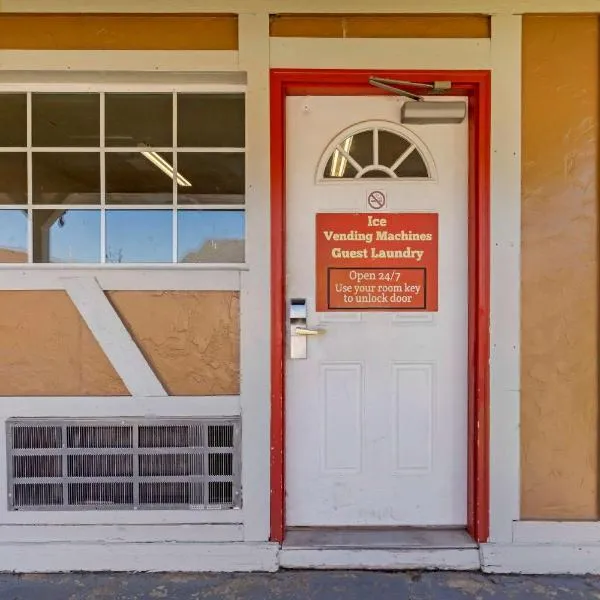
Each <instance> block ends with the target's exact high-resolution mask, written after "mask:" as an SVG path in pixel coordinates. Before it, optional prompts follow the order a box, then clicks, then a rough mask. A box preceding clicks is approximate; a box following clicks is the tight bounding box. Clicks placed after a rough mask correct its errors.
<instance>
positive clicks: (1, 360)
mask: <svg viewBox="0 0 600 600" xmlns="http://www.w3.org/2000/svg"><path fill="white" fill-rule="evenodd" d="M108 296H109V298H110V300H111V302H112V303H113V305H114V307H115V309H116V311H117V313H118V314H119V315H120V317H121V319H122V320H123V322H124V323H125V325H126V326H127V328H128V329H129V331H130V333H131V335H132V338H133V339H134V341H135V342H136V343H137V345H138V346H139V348H140V349H141V351H142V353H143V354H144V355H145V357H146V359H147V360H148V362H149V364H150V366H151V367H152V368H153V369H154V371H155V373H156V375H157V377H158V378H159V379H160V380H161V381H162V383H163V385H164V387H165V388H166V389H167V391H168V393H169V394H171V395H184V396H194V395H197V396H204V395H224V394H231V395H236V394H239V385H240V377H239V372H240V356H239V343H240V327H239V294H238V293H237V292H211V291H206V292H109V294H108ZM128 394H129V392H128V390H127V388H126V387H125V385H124V384H123V382H122V381H121V379H120V377H119V376H118V374H117V373H116V371H115V369H114V368H113V366H112V365H111V364H110V362H109V360H108V359H107V357H106V355H105V354H104V352H103V351H102V349H101V348H100V346H99V344H98V342H97V341H96V339H95V338H94V336H93V335H92V333H91V331H90V330H89V328H88V327H87V325H86V324H85V322H84V320H83V319H82V317H81V315H80V314H79V312H78V311H77V309H76V307H75V306H74V305H73V303H72V302H71V300H70V299H69V297H68V295H67V294H66V292H62V291H14V292H13V291H2V292H0V396H118V395H128Z"/></svg>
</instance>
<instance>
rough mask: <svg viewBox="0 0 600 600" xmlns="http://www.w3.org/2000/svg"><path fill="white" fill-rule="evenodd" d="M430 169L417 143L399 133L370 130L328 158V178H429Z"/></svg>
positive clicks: (348, 139)
mask: <svg viewBox="0 0 600 600" xmlns="http://www.w3.org/2000/svg"><path fill="white" fill-rule="evenodd" d="M429 176H430V175H429V169H428V167H427V163H426V161H425V159H424V158H423V155H422V154H421V152H420V151H419V150H418V148H417V147H416V145H415V144H413V143H412V142H411V141H409V140H407V139H406V138H405V137H404V136H402V135H400V134H399V133H397V132H395V131H392V130H388V129H381V128H377V127H375V128H369V129H366V130H364V131H360V132H358V133H354V134H352V135H349V136H348V137H346V138H345V139H344V140H343V141H342V142H341V143H339V144H337V145H336V147H335V148H334V150H333V152H332V153H331V155H330V156H329V158H328V159H327V162H326V164H325V169H324V171H323V173H322V177H323V178H324V179H359V178H371V179H402V178H411V179H428V178H429Z"/></svg>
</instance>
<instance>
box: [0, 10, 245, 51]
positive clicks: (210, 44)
mask: <svg viewBox="0 0 600 600" xmlns="http://www.w3.org/2000/svg"><path fill="white" fill-rule="evenodd" d="M237 31H238V27H237V16H236V15H211V16H198V15H196V16H194V15H189V16H186V17H183V16H181V15H165V14H163V15H127V16H125V15H122V16H116V15H82V14H79V15H74V14H61V15H48V14H45V15H35V16H34V15H19V14H12V15H6V14H5V15H1V16H0V49H14V50H237V47H238V35H237Z"/></svg>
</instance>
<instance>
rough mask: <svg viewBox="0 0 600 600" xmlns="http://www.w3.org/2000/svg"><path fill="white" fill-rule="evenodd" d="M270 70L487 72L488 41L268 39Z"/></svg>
mask: <svg viewBox="0 0 600 600" xmlns="http://www.w3.org/2000/svg"><path fill="white" fill-rule="evenodd" d="M270 42H271V67H272V68H303V69H488V68H489V67H490V40H489V39H485V38H481V39H379V38H377V39H374V38H373V39H372V38H369V39H366V38H344V39H338V38H313V39H310V38H271V40H270Z"/></svg>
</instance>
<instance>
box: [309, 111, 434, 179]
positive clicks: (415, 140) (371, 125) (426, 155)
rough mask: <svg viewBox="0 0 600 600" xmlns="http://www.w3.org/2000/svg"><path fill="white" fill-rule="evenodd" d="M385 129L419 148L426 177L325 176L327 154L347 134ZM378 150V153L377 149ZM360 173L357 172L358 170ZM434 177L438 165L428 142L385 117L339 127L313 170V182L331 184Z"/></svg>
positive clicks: (329, 155) (327, 160)
mask: <svg viewBox="0 0 600 600" xmlns="http://www.w3.org/2000/svg"><path fill="white" fill-rule="evenodd" d="M371 130H377V131H382V130H385V131H388V132H390V133H392V134H394V135H398V136H400V137H402V138H404V139H405V140H406V141H407V142H409V143H410V144H411V145H413V146H414V147H415V148H416V151H417V152H419V154H420V155H421V158H422V159H423V161H424V162H425V165H426V167H427V170H428V173H429V176H428V177H367V178H365V177H359V176H358V175H357V176H355V177H325V176H324V173H325V168H326V167H327V164H328V162H329V159H330V157H331V156H332V155H333V153H334V152H335V151H336V149H337V147H338V146H341V145H342V143H343V142H344V141H345V140H346V139H347V138H348V137H350V136H352V135H357V134H359V133H362V132H363V131H371ZM378 138H379V136H378V135H374V136H373V140H374V143H377V141H378ZM377 154H378V153H377ZM378 166H379V165H375V164H373V165H366V166H363V168H362V170H361V172H365V171H368V170H369V169H376V168H377V167H378ZM359 173H360V172H359ZM437 179H438V177H437V169H436V165H435V161H434V159H433V155H432V154H431V152H430V151H429V149H428V148H427V146H426V145H425V144H424V143H423V141H422V140H421V139H420V138H419V137H418V136H417V135H416V134H415V132H414V131H412V130H410V129H408V128H407V127H406V126H404V125H400V124H399V123H394V122H393V121H386V120H381V119H370V120H367V121H360V122H358V123H354V124H353V125H351V126H350V127H347V128H346V129H344V130H342V131H340V132H339V133H338V134H337V135H336V136H335V137H334V138H333V139H332V140H331V141H330V142H329V144H328V145H327V146H326V148H325V149H324V151H323V153H322V154H321V157H320V158H319V162H318V164H317V169H316V172H315V182H316V183H317V184H319V185H334V184H340V183H341V184H348V183H350V182H355V183H356V182H362V183H366V182H371V183H373V182H376V181H378V182H387V183H391V182H393V183H399V182H413V183H415V182H425V183H431V182H436V181H437Z"/></svg>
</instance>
